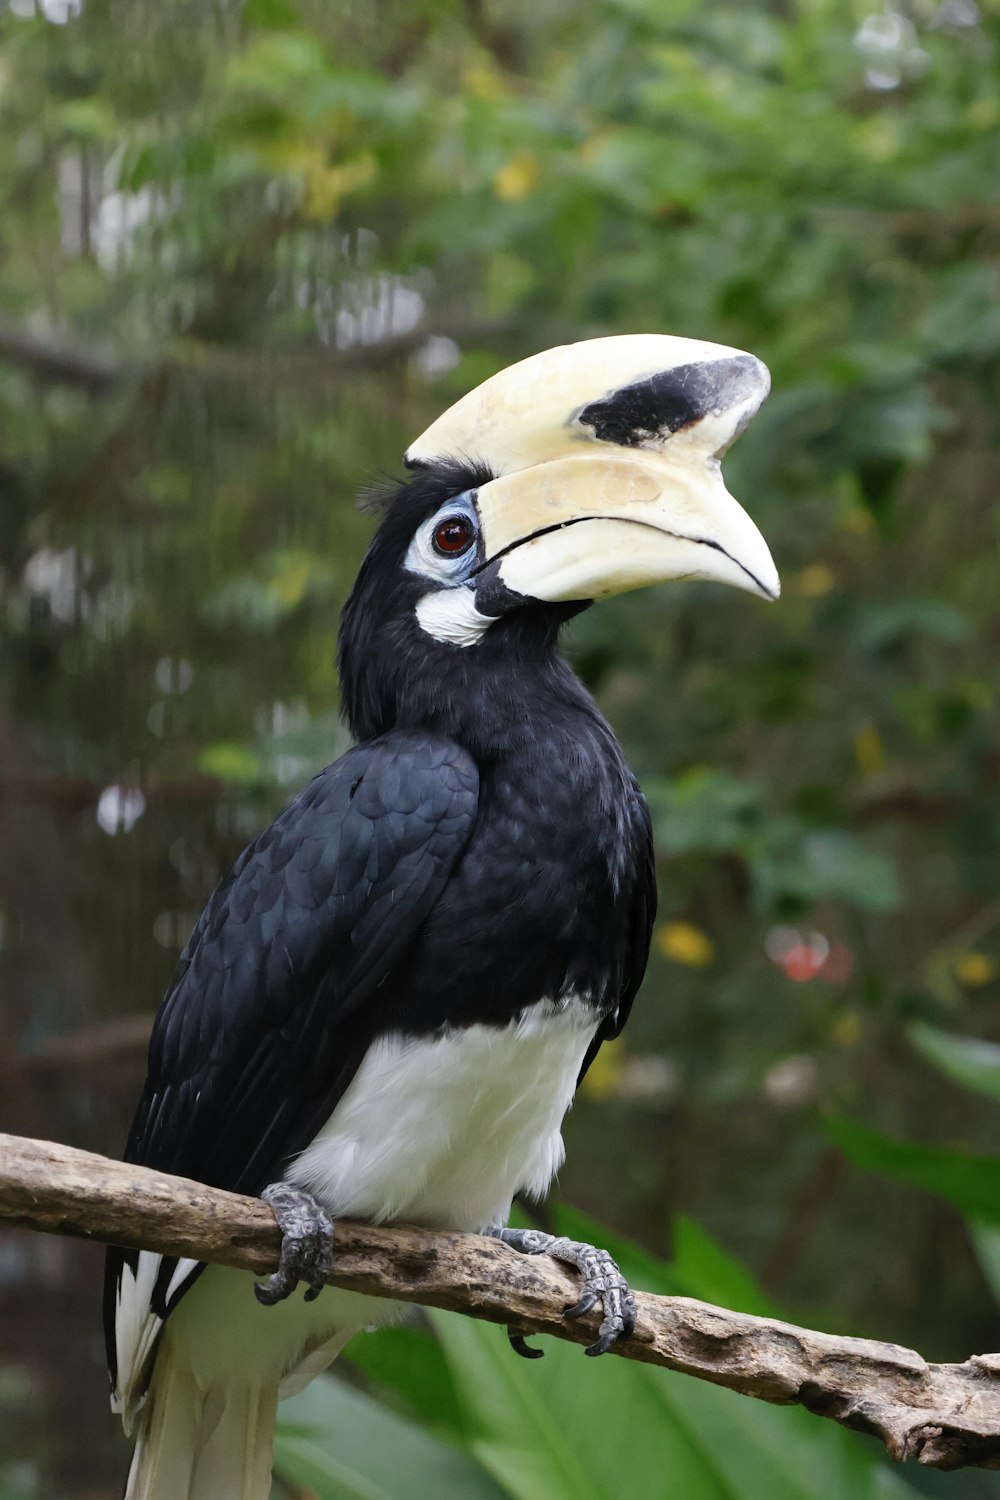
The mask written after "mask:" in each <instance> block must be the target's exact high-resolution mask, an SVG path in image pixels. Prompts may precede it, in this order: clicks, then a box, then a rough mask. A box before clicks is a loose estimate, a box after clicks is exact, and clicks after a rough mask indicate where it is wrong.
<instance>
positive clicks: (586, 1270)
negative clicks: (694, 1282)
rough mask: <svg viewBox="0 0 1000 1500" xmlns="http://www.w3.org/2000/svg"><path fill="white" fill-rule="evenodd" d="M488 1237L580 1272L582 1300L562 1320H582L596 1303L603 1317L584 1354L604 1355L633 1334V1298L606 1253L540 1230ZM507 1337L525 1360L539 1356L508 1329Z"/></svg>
mask: <svg viewBox="0 0 1000 1500" xmlns="http://www.w3.org/2000/svg"><path fill="white" fill-rule="evenodd" d="M489 1233H490V1234H491V1235H492V1236H493V1238H494V1239H498V1240H502V1241H503V1243H504V1244H505V1245H510V1247H511V1249H513V1250H519V1251H520V1252H521V1254H522V1255H551V1256H552V1257H553V1258H554V1259H555V1260H562V1261H566V1262H568V1264H569V1265H571V1266H576V1268H577V1269H578V1270H579V1271H580V1272H581V1274H582V1276H583V1296H582V1297H581V1298H580V1300H579V1302H575V1303H574V1304H573V1306H572V1307H567V1308H566V1311H565V1313H564V1315H563V1316H564V1317H567V1318H583V1317H585V1316H586V1314H587V1313H589V1312H590V1311H591V1309H592V1308H594V1307H596V1306H597V1305H598V1303H600V1306H601V1311H602V1314H603V1318H602V1321H601V1327H600V1332H599V1334H598V1337H597V1339H596V1340H595V1342H594V1343H592V1344H590V1345H588V1347H587V1349H586V1351H585V1352H586V1353H587V1354H591V1355H597V1354H607V1352H608V1350H609V1349H610V1348H611V1347H612V1345H613V1344H616V1343H617V1342H618V1340H619V1339H627V1338H631V1336H632V1334H633V1332H634V1331H635V1316H636V1306H635V1295H634V1293H633V1292H632V1291H631V1289H630V1287H629V1284H628V1282H627V1281H626V1280H625V1277H624V1276H623V1275H622V1273H621V1272H620V1271H619V1269H618V1267H617V1265H616V1264H615V1262H614V1261H613V1260H612V1259H611V1256H610V1255H609V1254H608V1252H607V1251H606V1250H599V1249H598V1248H597V1247H596V1246H595V1245H587V1244H584V1243H583V1242H582V1241H581V1240H570V1239H566V1237H565V1236H564V1235H555V1234H544V1233H543V1232H542V1231H541V1230H540V1229H491V1230H490V1231H489ZM507 1337H508V1338H509V1339H510V1342H511V1347H512V1348H513V1349H514V1350H515V1351H516V1353H518V1354H521V1355H523V1356H524V1357H525V1358H526V1359H537V1358H538V1357H539V1355H540V1354H541V1353H542V1350H541V1349H532V1348H531V1347H530V1346H529V1345H528V1344H526V1343H525V1342H524V1335H523V1333H520V1332H518V1330H517V1329H512V1328H509V1329H508V1330H507Z"/></svg>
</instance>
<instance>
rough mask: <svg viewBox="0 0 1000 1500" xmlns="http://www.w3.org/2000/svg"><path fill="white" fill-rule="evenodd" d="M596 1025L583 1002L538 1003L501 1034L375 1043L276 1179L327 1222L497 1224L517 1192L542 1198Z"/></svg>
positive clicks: (487, 1029) (472, 1030)
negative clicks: (301, 1191) (308, 1196)
mask: <svg viewBox="0 0 1000 1500" xmlns="http://www.w3.org/2000/svg"><path fill="white" fill-rule="evenodd" d="M596 1026H597V1018H596V1016H595V1014H594V1011H593V1010H592V1009H591V1008H590V1007H589V1006H587V1005H584V1004H581V1003H579V1002H569V1003H568V1004H565V1005H559V1006H556V1005H552V1004H545V1003H543V1004H540V1005H536V1006H532V1007H531V1008H530V1009H529V1010H526V1011H524V1012H523V1013H522V1015H521V1016H520V1017H519V1018H518V1019H517V1020H515V1021H513V1022H511V1023H510V1024H509V1025H508V1026H505V1027H493V1026H483V1025H475V1026H467V1027H462V1028H454V1029H451V1030H449V1031H446V1032H444V1033H443V1034H440V1035H435V1036H432V1037H425V1038H420V1039H414V1038H412V1037H402V1036H399V1035H391V1036H387V1037H382V1038H380V1039H379V1040H378V1041H376V1042H374V1043H373V1044H372V1046H371V1047H370V1049H369V1051H368V1053H367V1055H366V1057H365V1059H364V1062H363V1063H362V1064H361V1067H360V1068H359V1069H358V1072H357V1074H356V1075H355V1077H354V1079H353V1081H352V1082H351V1084H350V1086H349V1087H348V1089H347V1090H346V1092H345V1093H344V1095H343V1097H342V1099H341V1100H340V1102H339V1103H338V1104H337V1106H336V1108H335V1109H334V1111H333V1114H332V1115H331V1116H330V1119H329V1120H328V1121H327V1123H326V1125H325V1126H324V1127H323V1129H322V1130H321V1131H320V1133H319V1135H318V1136H317V1137H316V1139H315V1140H314V1141H313V1143H312V1145H311V1146H309V1147H307V1148H306V1150H305V1151H304V1152H303V1153H302V1154H301V1156H299V1157H297V1158H296V1160H295V1161H294V1162H292V1164H291V1165H290V1167H289V1168H288V1171H287V1172H286V1174H285V1175H286V1177H287V1178H288V1180H289V1181H290V1182H294V1183H295V1184H296V1185H297V1186H299V1187H304V1188H306V1189H308V1191H310V1192H312V1193H314V1194H315V1196H316V1197H317V1198H319V1199H320V1200H321V1201H322V1202H323V1203H324V1204H325V1205H326V1207H327V1208H328V1209H329V1210H330V1212H331V1213H332V1214H333V1216H334V1217H335V1218H336V1217H341V1218H363V1219H371V1220H373V1221H375V1222H376V1223H379V1222H384V1221H386V1220H390V1219H400V1220H404V1221H409V1222H411V1223H420V1224H427V1225H431V1226H438V1227H441V1228H450V1229H466V1230H482V1229H485V1228H488V1227H489V1226H490V1225H493V1224H498V1223H503V1222H504V1221H505V1219H506V1217H507V1214H508V1212H509V1210H510V1204H511V1200H512V1199H513V1197H514V1194H515V1193H517V1192H525V1193H528V1194H529V1195H531V1196H534V1197H537V1196H539V1195H540V1194H542V1193H544V1192H545V1190H546V1188H547V1187H548V1185H549V1183H550V1182H551V1180H552V1178H553V1176H554V1175H555V1173H556V1172H557V1171H558V1169H559V1167H560V1165H561V1164H562V1160H563V1143H562V1135H561V1133H560V1127H561V1125H562V1119H563V1116H564V1115H565V1113H566V1111H567V1109H568V1108H569V1105H570V1102H571V1101H572V1098H573V1093H574V1090H575V1088H576V1080H577V1075H578V1074H579V1071H580V1065H581V1063H582V1061H583V1057H584V1054H585V1052H586V1050H587V1047H588V1046H589V1044H590V1041H591V1039H592V1037H593V1035H594V1031H595V1030H596Z"/></svg>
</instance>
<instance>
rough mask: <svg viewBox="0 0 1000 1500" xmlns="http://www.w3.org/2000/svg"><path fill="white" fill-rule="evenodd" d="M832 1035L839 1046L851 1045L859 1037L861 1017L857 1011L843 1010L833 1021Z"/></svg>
mask: <svg viewBox="0 0 1000 1500" xmlns="http://www.w3.org/2000/svg"><path fill="white" fill-rule="evenodd" d="M832 1035H833V1040H834V1041H835V1042H839V1044H840V1046H841V1047H853V1046H854V1044H855V1042H857V1041H858V1040H860V1037H861V1018H860V1016H859V1015H858V1013H857V1011H855V1010H847V1011H845V1012H844V1014H843V1015H842V1016H840V1017H839V1019H838V1020H837V1022H836V1023H835V1025H834V1027H833V1033H832Z"/></svg>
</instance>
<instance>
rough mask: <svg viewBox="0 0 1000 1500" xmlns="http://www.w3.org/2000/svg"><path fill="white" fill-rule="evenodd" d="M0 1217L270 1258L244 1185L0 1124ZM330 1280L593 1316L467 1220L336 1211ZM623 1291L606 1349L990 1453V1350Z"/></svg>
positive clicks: (964, 1460) (399, 1294) (530, 1261)
mask: <svg viewBox="0 0 1000 1500" xmlns="http://www.w3.org/2000/svg"><path fill="white" fill-rule="evenodd" d="M0 1220H6V1221H8V1222H9V1223H12V1224H15V1225H18V1226H20V1227H22V1228H27V1229H36V1230H44V1231H47V1232H49V1233H53V1234H71V1235H77V1236H80V1237H81V1238H84V1239H91V1240H101V1241H104V1242H105V1243H108V1244H114V1245H123V1246H128V1247H132V1248H136V1249H146V1250H158V1251H161V1252H164V1253H167V1254H172V1255H189V1256H193V1257H195V1258H197V1259H199V1260H205V1261H213V1262H218V1264H220V1265H226V1266H236V1267H239V1268H242V1269H245V1270H248V1271H254V1272H256V1273H257V1274H258V1275H264V1274H266V1273H268V1272H270V1271H273V1270H274V1269H275V1267H276V1266H277V1260H278V1245H279V1235H278V1229H277V1226H276V1224H275V1222H274V1219H273V1217H272V1215H271V1211H270V1209H268V1208H267V1207H265V1205H264V1204H262V1203H260V1202H258V1201H257V1200H256V1199H253V1198H242V1197H238V1196H236V1195H235V1194H233V1193H223V1192H219V1191H217V1190H216V1189H214V1188H208V1187H204V1186H203V1185H202V1184H200V1183H196V1182H188V1181H186V1180H185V1179H184V1178H180V1177H168V1176H166V1175H165V1174H163V1173H160V1172H151V1171H149V1170H147V1169H146V1168H144V1167H134V1166H128V1165H125V1164H124V1163H121V1162H115V1161H109V1160H107V1159H106V1158H105V1157H102V1156H94V1155H92V1154H90V1153H89V1152H86V1151H76V1150H73V1149H72V1148H71V1147H69V1146H60V1145H53V1144H52V1143H50V1142H47V1141H33V1140H27V1139H24V1138H23V1137H21V1136H10V1135H0ZM330 1280H331V1283H332V1284H333V1285H335V1286H340V1287H345V1288H347V1289H348V1290H350V1291H356V1292H366V1293H368V1294H370V1295H373V1296H376V1297H393V1298H396V1299H398V1300H400V1301H404V1302H419V1303H423V1304H425V1305H426V1306H429V1307H441V1308H447V1309H450V1310H451V1311H454V1312H461V1313H465V1314H467V1315H468V1316H470V1317H474V1318H485V1319H486V1320H488V1321H489V1322H493V1323H502V1324H512V1325H514V1326H516V1327H517V1328H518V1329H519V1330H523V1331H524V1332H527V1333H536V1334H537V1333H547V1334H552V1335H554V1336H555V1337H556V1338H563V1339H569V1340H570V1341H572V1342H574V1343H588V1342H590V1341H591V1340H592V1339H593V1338H594V1334H595V1331H596V1324H597V1321H598V1320H597V1319H596V1318H595V1317H594V1316H593V1315H592V1316H591V1317H590V1318H587V1319H581V1321H580V1322H579V1323H567V1322H566V1320H565V1319H564V1318H563V1315H562V1314H563V1309H564V1308H565V1307H566V1306H567V1305H568V1304H569V1303H571V1302H573V1301H575V1300H576V1295H577V1293H576V1290H575V1283H574V1278H573V1276H572V1275H571V1274H570V1273H569V1272H568V1271H566V1270H564V1269H562V1268H561V1267H560V1266H558V1265H557V1264H556V1263H555V1262H553V1261H550V1260H549V1259H548V1258H547V1257H545V1256H539V1257H530V1258H528V1257H524V1256H521V1255H518V1254H516V1253H515V1252H514V1251H512V1250H509V1249H508V1248H507V1247H506V1246H504V1245H501V1244H499V1243H498V1242H497V1241H495V1240H490V1239H484V1238H481V1237H480V1236H478V1235H470V1234H450V1233H443V1232H433V1233H432V1232H430V1231H428V1230H421V1229H410V1228H391V1229H390V1228H378V1227H375V1226H372V1225H366V1224H348V1223H342V1224H339V1225H338V1226H337V1260H336V1269H335V1271H334V1274H333V1276H332V1277H331V1278H330ZM637 1301H638V1308H639V1318H638V1323H637V1326H636V1332H635V1335H634V1337H633V1338H632V1339H630V1340H629V1341H628V1343H627V1344H625V1346H624V1347H622V1348H619V1349H616V1350H615V1353H617V1354H620V1355H623V1356H624V1357H625V1358H626V1359H638V1360H642V1361H644V1362H645V1363H647V1364H654V1365H662V1366H664V1367H665V1368H666V1369H669V1370H680V1371H683V1372H684V1373H685V1374H687V1375H695V1376H697V1377H699V1378H700V1379H702V1380H710V1381H713V1382H714V1383H715V1384H717V1385H723V1386H727V1387H728V1388H729V1389H730V1390H734V1391H739V1392H741V1393H742V1394H743V1395H745V1396H756V1397H758V1398H760V1399H761V1400H764V1401H772V1402H776V1403H778V1404H786V1405H787V1404H790V1403H795V1402H798V1403H799V1404H801V1405H802V1406H805V1407H806V1408H807V1409H808V1410H809V1411H812V1412H815V1413H816V1414H817V1415H819V1416H824V1417H831V1418H832V1419H833V1420H834V1421H836V1422H841V1423H843V1425H844V1426H846V1427H853V1428H857V1429H858V1430H860V1431H862V1432H868V1433H872V1434H874V1435H875V1436H876V1437H878V1438H880V1439H881V1440H882V1442H884V1443H885V1446H886V1448H887V1449H888V1451H889V1454H890V1456H891V1457H892V1458H894V1459H906V1458H916V1459H918V1460H919V1461H920V1462H921V1463H923V1464H929V1465H931V1466H932V1467H935V1468H939V1469H957V1468H961V1467H963V1466H965V1465H976V1466H978V1467H982V1468H1000V1355H997V1354H984V1355H974V1356H973V1357H972V1358H971V1359H968V1360H966V1361H965V1363H964V1364H957V1365H930V1364H927V1363H926V1362H925V1361H924V1360H923V1359H922V1358H921V1357H920V1355H919V1354H916V1353H914V1352H913V1350H911V1349H903V1348H900V1347H899V1346H898V1345H896V1344H883V1343H876V1342H874V1341H871V1340H868V1339H855V1338H840V1337H836V1336H834V1335H832V1334H828V1333H818V1332H814V1331H812V1330H810V1329H806V1328H796V1327H794V1326H793V1325H792V1324H790V1323H781V1322H778V1321H776V1320H773V1319H770V1318H756V1317H751V1316H749V1315H748V1314H746V1313H737V1312H729V1311H727V1310H726V1309H724V1308H719V1307H711V1306H709V1305H708V1304H707V1303H704V1302H696V1301H694V1300H692V1299H691V1298H689V1297H654V1296H651V1295H650V1294H649V1293H645V1292H639V1293H637Z"/></svg>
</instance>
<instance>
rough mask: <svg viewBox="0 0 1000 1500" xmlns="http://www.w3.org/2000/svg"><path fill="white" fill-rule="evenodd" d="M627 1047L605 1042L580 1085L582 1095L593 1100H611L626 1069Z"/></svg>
mask: <svg viewBox="0 0 1000 1500" xmlns="http://www.w3.org/2000/svg"><path fill="white" fill-rule="evenodd" d="M625 1055H626V1054H625V1047H624V1045H623V1044H622V1043H621V1042H605V1044H604V1046H603V1047H602V1048H601V1050H600V1052H598V1054H597V1056H596V1057H595V1058H594V1061H593V1062H592V1063H591V1065H590V1067H589V1068H588V1069H587V1075H586V1077H585V1078H584V1080H583V1082H582V1083H581V1085H580V1092H581V1094H585V1095H587V1096H588V1097H589V1098H591V1099H610V1098H611V1097H612V1096H613V1095H614V1094H615V1093H617V1091H618V1082H619V1079H620V1078H621V1076H622V1070H623V1068H624V1067H625Z"/></svg>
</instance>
